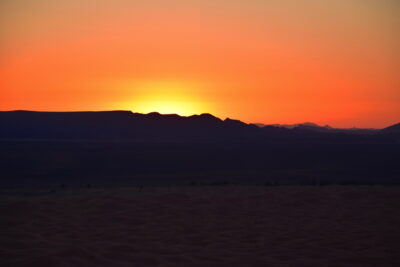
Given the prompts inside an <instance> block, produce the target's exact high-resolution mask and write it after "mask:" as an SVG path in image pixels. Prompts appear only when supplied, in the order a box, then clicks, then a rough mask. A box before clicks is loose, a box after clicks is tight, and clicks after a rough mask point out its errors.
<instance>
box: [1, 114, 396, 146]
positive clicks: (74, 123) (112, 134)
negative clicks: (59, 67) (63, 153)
mask: <svg viewBox="0 0 400 267" xmlns="http://www.w3.org/2000/svg"><path fill="white" fill-rule="evenodd" d="M399 128H400V124H396V125H393V126H390V127H388V128H385V129H382V130H374V129H357V128H351V129H337V128H332V127H330V126H318V125H316V124H313V123H303V124H296V125H262V124H247V123H244V122H241V121H239V120H233V119H229V118H227V119H225V120H221V119H219V118H217V117H215V116H213V115H211V114H207V113H205V114H201V115H192V116H188V117H183V116H179V115H176V114H168V115H162V114H159V113H156V112H153V113H149V114H141V113H133V112H131V111H98V112H35V111H3V112H0V138H2V139H84V140H88V139H89V140H90V139H92V140H108V139H113V140H135V141H155V140H170V141H171V140H175V141H193V140H208V141H211V140H214V141H217V140H219V141H227V140H229V141H232V140H236V141H259V142H262V141H268V140H271V139H277V138H279V139H282V138H284V139H306V140H311V139H313V138H317V139H320V140H321V139H327V140H328V139H329V140H332V139H346V140H348V139H352V138H354V136H357V137H360V136H362V139H363V140H367V139H369V140H372V139H374V140H376V138H377V137H379V138H380V139H382V138H383V137H388V138H389V137H390V138H391V139H393V138H394V139H396V138H397V136H398V135H397V133H400V130H399ZM358 140H359V139H358ZM396 140H397V139H396Z"/></svg>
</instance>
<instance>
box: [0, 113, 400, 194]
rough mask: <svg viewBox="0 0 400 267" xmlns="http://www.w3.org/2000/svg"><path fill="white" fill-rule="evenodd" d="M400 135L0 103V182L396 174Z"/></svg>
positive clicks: (379, 178) (311, 179)
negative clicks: (1, 107) (5, 107)
mask: <svg viewBox="0 0 400 267" xmlns="http://www.w3.org/2000/svg"><path fill="white" fill-rule="evenodd" d="M397 137H398V135H396V134H393V133H392V132H391V133H390V134H387V133H383V132H380V131H379V132H376V133H374V134H371V133H368V134H356V133H343V132H319V131H317V132H315V131H310V130H308V129H292V130H290V129H286V128H280V127H271V126H269V127H264V128H260V127H257V126H254V125H249V124H245V123H242V122H239V121H235V120H229V119H227V120H220V119H218V118H216V117H213V116H211V115H209V114H203V115H198V116H191V117H180V116H177V115H160V114H157V113H152V114H148V115H143V114H137V113H131V112H125V111H116V112H68V113H52V112H49V113H43V112H26V111H17V112H0V167H1V178H0V183H1V184H0V185H1V186H2V187H3V188H4V187H15V186H17V187H21V186H29V187H32V186H37V187H43V186H46V187H48V186H50V187H52V188H54V187H69V186H103V185H107V186H109V185H141V184H148V183H156V184H160V183H163V184H174V183H181V184H182V183H184V184H188V183H191V184H221V183H225V182H229V183H231V182H235V183H262V184H266V185H275V184H315V183H321V184H330V183H341V184H399V182H400V179H399V177H400V168H399V166H398V165H399V164H398V162H400V146H399V144H398V143H396V142H397V141H396V140H397V139H396V138H397Z"/></svg>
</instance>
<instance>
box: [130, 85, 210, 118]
mask: <svg viewBox="0 0 400 267" xmlns="http://www.w3.org/2000/svg"><path fill="white" fill-rule="evenodd" d="M131 87H132V88H133V89H134V90H135V97H133V101H132V102H130V103H129V104H125V105H124V106H128V105H129V109H130V110H132V111H134V112H139V113H150V112H158V113H161V114H178V115H181V116H190V115H193V114H200V113H205V112H212V111H211V110H210V105H209V103H208V102H206V101H204V100H202V98H201V97H200V96H199V94H200V91H201V85H200V84H199V83H189V82H176V81H157V82H156V81H145V82H141V83H136V84H135V85H134V86H132V85H131Z"/></svg>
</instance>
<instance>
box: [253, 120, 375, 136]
mask: <svg viewBox="0 0 400 267" xmlns="http://www.w3.org/2000/svg"><path fill="white" fill-rule="evenodd" d="M255 125H257V126H258V127H260V128H264V127H271V126H272V127H280V128H286V129H291V130H295V131H303V132H305V131H308V132H321V133H350V134H372V133H377V132H378V131H379V130H378V129H364V128H333V127H331V126H329V125H324V126H321V125H318V124H316V123H313V122H304V123H297V124H262V123H256V124H255Z"/></svg>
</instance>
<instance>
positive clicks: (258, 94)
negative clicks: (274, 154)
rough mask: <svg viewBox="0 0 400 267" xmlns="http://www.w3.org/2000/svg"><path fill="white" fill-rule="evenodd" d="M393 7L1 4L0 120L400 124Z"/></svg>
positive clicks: (80, 1) (356, 2) (368, 3)
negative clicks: (118, 116)
mask: <svg viewBox="0 0 400 267" xmlns="http://www.w3.org/2000/svg"><path fill="white" fill-rule="evenodd" d="M399 11H400V2H399V1H397V0H379V1H378V0H335V1H319V0H270V1H263V0H246V1H237V0H230V1H228V0H213V1H211V0H203V1H200V0H185V1H183V0H181V1H180V0H175V1H171V0H170V1H166V0H164V1H163V0H146V1H144V0H143V1H139V0H138V1H129V0H112V1H111V0H68V1H67V0H30V1H24V0H3V1H1V3H0V110H15V109H27V110H49V111H50V110H52V111H70V110H110V109H127V110H128V109H129V110H132V111H136V112H150V111H159V112H161V113H179V114H181V115H190V114H193V113H203V112H208V113H212V114H214V115H216V116H218V117H221V118H225V117H231V118H236V119H240V120H243V121H245V122H262V123H298V122H304V121H313V122H316V123H319V124H330V125H332V126H336V127H352V126H357V127H385V126H388V125H390V124H394V123H396V122H399V121H400V105H399V104H398V103H400V87H399V86H400V75H398V73H397V72H398V66H397V64H398V62H399V55H398V51H397V50H396V48H397V47H400V38H399V35H398V28H399V26H400V21H399V18H398V14H399Z"/></svg>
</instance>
